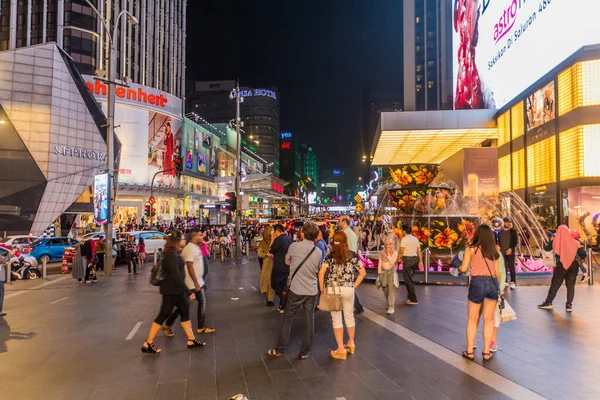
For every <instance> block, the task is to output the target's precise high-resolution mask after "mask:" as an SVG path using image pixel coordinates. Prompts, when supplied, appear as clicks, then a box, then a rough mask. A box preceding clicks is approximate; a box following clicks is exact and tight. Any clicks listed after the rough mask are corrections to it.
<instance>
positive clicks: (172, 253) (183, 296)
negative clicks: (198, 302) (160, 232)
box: [142, 230, 206, 354]
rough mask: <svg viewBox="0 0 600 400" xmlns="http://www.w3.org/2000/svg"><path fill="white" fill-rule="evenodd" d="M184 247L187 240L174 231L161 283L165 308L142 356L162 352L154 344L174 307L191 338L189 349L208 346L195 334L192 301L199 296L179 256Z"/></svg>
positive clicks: (170, 239)
mask: <svg viewBox="0 0 600 400" xmlns="http://www.w3.org/2000/svg"><path fill="white" fill-rule="evenodd" d="M184 245H185V240H184V238H183V235H182V234H181V232H179V231H177V230H172V231H171V232H170V233H169V234H168V235H167V240H166V243H165V247H164V249H163V259H162V270H163V280H162V282H161V283H160V294H161V295H162V305H161V306H160V312H159V313H158V316H157V317H156V319H155V320H154V322H153V323H152V326H151V327H150V333H149V334H148V338H147V339H146V341H145V342H144V345H143V346H142V353H150V354H157V353H160V349H159V348H157V347H156V346H155V345H154V338H155V337H156V335H157V334H158V332H160V330H161V328H162V324H163V322H165V321H166V320H167V318H168V317H169V315H171V312H172V311H173V308H174V307H177V309H178V310H179V313H180V315H181V327H182V328H183V331H184V332H185V334H186V336H187V339H188V341H187V347H188V349H190V350H193V349H199V348H201V347H204V346H205V345H206V343H204V342H200V341H199V340H197V339H196V338H195V337H194V333H193V332H192V323H191V321H190V300H192V301H193V300H195V299H196V297H195V296H194V292H193V291H192V290H190V289H188V287H187V285H186V284H185V281H184V276H185V262H184V261H183V258H181V256H180V255H179V253H180V252H181V249H182V248H183V246H184Z"/></svg>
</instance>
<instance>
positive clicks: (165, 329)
mask: <svg viewBox="0 0 600 400" xmlns="http://www.w3.org/2000/svg"><path fill="white" fill-rule="evenodd" d="M162 331H163V334H164V335H165V336H166V337H173V336H175V334H174V333H173V331H172V330H171V327H170V326H167V327H164V326H163V327H162Z"/></svg>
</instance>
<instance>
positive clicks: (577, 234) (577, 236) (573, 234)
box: [571, 231, 581, 240]
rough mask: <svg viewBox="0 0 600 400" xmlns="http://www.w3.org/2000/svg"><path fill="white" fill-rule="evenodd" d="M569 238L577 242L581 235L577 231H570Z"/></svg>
mask: <svg viewBox="0 0 600 400" xmlns="http://www.w3.org/2000/svg"><path fill="white" fill-rule="evenodd" d="M571 237H572V238H573V239H577V240H579V239H580V238H581V233H579V231H571Z"/></svg>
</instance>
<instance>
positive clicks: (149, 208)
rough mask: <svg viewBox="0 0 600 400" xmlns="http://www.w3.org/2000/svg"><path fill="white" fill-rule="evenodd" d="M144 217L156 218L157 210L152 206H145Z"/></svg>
mask: <svg viewBox="0 0 600 400" xmlns="http://www.w3.org/2000/svg"><path fill="white" fill-rule="evenodd" d="M144 215H145V216H146V217H148V218H150V217H151V216H156V208H154V206H151V205H150V204H146V205H145V206H144Z"/></svg>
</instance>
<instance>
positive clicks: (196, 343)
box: [187, 339, 206, 350]
mask: <svg viewBox="0 0 600 400" xmlns="http://www.w3.org/2000/svg"><path fill="white" fill-rule="evenodd" d="M187 342H188V345H187V348H188V349H190V350H195V349H201V348H202V347H204V346H206V343H205V342H201V341H199V340H198V339H194V340H188V341H187ZM190 342H191V343H192V344H190Z"/></svg>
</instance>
